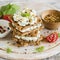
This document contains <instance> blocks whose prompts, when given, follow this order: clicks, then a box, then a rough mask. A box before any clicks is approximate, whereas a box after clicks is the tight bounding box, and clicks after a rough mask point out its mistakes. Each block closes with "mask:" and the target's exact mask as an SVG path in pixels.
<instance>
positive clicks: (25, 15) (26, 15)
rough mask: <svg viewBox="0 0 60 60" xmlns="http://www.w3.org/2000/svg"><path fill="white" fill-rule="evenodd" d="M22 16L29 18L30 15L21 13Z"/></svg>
mask: <svg viewBox="0 0 60 60" xmlns="http://www.w3.org/2000/svg"><path fill="white" fill-rule="evenodd" d="M21 16H23V17H29V16H30V13H21Z"/></svg>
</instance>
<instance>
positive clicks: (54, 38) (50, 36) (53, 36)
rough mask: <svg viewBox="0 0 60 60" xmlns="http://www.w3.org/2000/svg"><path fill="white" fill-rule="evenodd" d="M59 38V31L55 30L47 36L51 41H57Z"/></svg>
mask: <svg viewBox="0 0 60 60" xmlns="http://www.w3.org/2000/svg"><path fill="white" fill-rule="evenodd" d="M57 39H58V33H56V32H54V33H52V34H50V35H48V36H47V37H46V40H47V41H49V42H50V43H51V42H55V41H56V40H57Z"/></svg>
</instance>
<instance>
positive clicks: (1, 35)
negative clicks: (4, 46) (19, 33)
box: [0, 19, 10, 38]
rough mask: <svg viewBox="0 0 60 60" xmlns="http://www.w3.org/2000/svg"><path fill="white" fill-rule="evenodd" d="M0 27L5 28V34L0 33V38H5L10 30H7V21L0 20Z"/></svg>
mask: <svg viewBox="0 0 60 60" xmlns="http://www.w3.org/2000/svg"><path fill="white" fill-rule="evenodd" d="M0 26H2V27H4V26H5V27H6V32H4V33H2V34H1V33H0V38H3V37H5V36H6V35H8V34H9V32H10V29H9V30H8V29H7V28H8V27H9V22H8V21H6V20H3V19H0Z"/></svg>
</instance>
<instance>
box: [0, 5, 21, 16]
mask: <svg viewBox="0 0 60 60" xmlns="http://www.w3.org/2000/svg"><path fill="white" fill-rule="evenodd" d="M19 8H20V7H19V6H17V5H15V4H7V5H5V6H2V7H1V8H0V16H1V15H13V14H14V13H15V12H16V11H17V10H18V9H19Z"/></svg>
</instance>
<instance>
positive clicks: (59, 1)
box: [0, 0, 60, 60]
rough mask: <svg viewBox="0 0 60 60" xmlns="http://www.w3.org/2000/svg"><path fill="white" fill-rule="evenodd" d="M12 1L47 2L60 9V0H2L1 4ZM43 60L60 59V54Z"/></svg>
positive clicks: (0, 0) (0, 59)
mask: <svg viewBox="0 0 60 60" xmlns="http://www.w3.org/2000/svg"><path fill="white" fill-rule="evenodd" d="M11 2H32V3H33V2H43V3H47V4H51V5H54V6H55V7H57V8H58V9H60V0H0V4H4V3H11ZM0 60H6V59H3V58H0ZM42 60H60V54H57V55H55V56H52V57H50V58H46V59H42Z"/></svg>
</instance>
